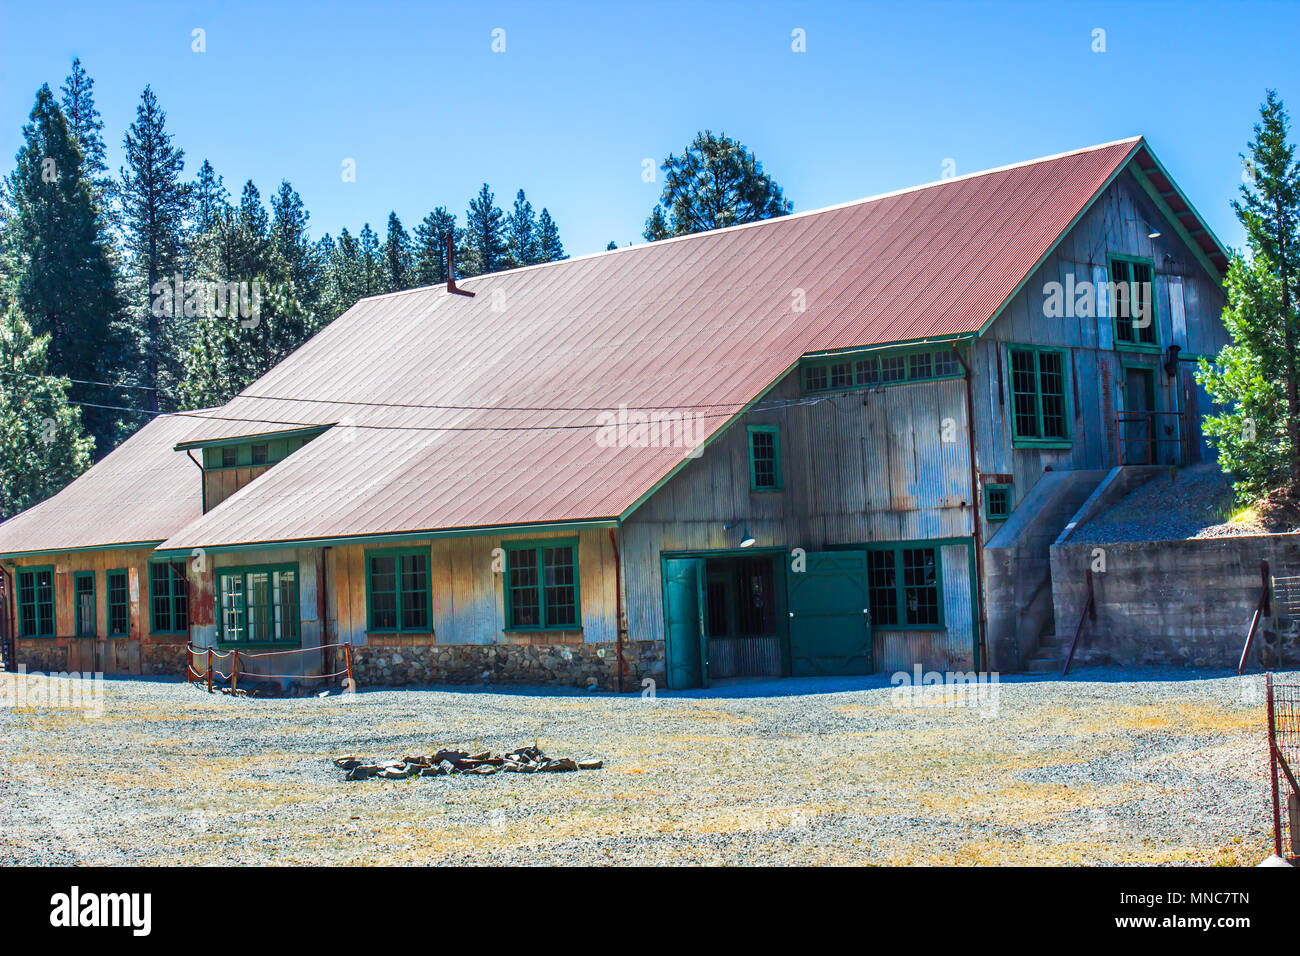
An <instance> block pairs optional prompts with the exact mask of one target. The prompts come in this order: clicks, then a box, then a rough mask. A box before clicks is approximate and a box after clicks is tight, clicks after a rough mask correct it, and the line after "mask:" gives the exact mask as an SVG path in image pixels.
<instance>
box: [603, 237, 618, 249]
mask: <svg viewBox="0 0 1300 956" xmlns="http://www.w3.org/2000/svg"><path fill="white" fill-rule="evenodd" d="M617 248H618V243H617V242H615V241H614V240H613V239H611V240H609V245H607V246H606V247H605V251H606V252H613V251H614V250H615V249H617Z"/></svg>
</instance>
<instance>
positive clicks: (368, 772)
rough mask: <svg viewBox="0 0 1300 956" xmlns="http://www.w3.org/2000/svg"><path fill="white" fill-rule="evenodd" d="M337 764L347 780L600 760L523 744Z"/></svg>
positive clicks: (573, 765) (595, 766)
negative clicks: (504, 750) (498, 750)
mask: <svg viewBox="0 0 1300 956" xmlns="http://www.w3.org/2000/svg"><path fill="white" fill-rule="evenodd" d="M334 766H336V767H338V768H339V769H340V770H344V771H346V772H347V773H346V775H345V776H344V779H345V780H368V779H370V778H371V777H379V778H381V779H383V780H405V779H406V778H408V777H444V776H449V775H452V774H468V773H476V774H492V773H496V772H497V771H498V770H502V771H505V772H506V773H563V772H566V771H570V770H599V769H600V768H601V767H602V766H604V763H603V762H602V761H600V760H573V759H571V758H569V757H560V758H558V759H552V758H550V757H548V756H546V754H544V753H542V751H541V749H540V748H538V747H520V748H519V749H518V750H512V751H510V753H508V754H501V755H496V754H493V753H491V752H490V751H487V750H484V751H483V752H481V753H474V754H472V753H470V752H469V751H467V750H439V751H438V752H437V753H435V754H432V755H415V756H406V757H403V758H402V759H401V760H370V759H368V758H361V757H355V756H353V755H352V754H344V755H343V756H340V757H335V758H334Z"/></svg>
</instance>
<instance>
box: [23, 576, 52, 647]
mask: <svg viewBox="0 0 1300 956" xmlns="http://www.w3.org/2000/svg"><path fill="white" fill-rule="evenodd" d="M18 636H19V637H53V636H54V568H20V569H19V571H18Z"/></svg>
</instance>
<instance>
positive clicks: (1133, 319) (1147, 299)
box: [1110, 255, 1160, 349]
mask: <svg viewBox="0 0 1300 956" xmlns="http://www.w3.org/2000/svg"><path fill="white" fill-rule="evenodd" d="M1110 282H1111V296H1110V314H1111V320H1112V321H1113V322H1114V332H1115V344H1116V345H1127V346H1133V347H1137V348H1142V347H1147V348H1157V349H1158V348H1159V347H1160V341H1159V338H1158V337H1157V336H1156V314H1155V292H1154V289H1155V267H1154V264H1153V262H1152V260H1150V259H1142V258H1139V257H1137V256H1119V255H1112V256H1110Z"/></svg>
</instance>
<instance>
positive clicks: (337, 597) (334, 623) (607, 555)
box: [327, 528, 617, 646]
mask: <svg viewBox="0 0 1300 956" xmlns="http://www.w3.org/2000/svg"><path fill="white" fill-rule="evenodd" d="M548 538H577V539H578V588H579V600H580V601H581V615H582V618H581V623H582V626H581V628H580V633H581V640H582V641H584V642H597V643H603V642H612V641H614V640H616V639H617V614H616V606H617V592H616V584H615V582H616V580H617V578H616V576H615V572H614V551H613V546H612V545H611V544H610V540H609V529H607V528H584V529H581V530H575V531H568V532H566V531H550V532H524V533H520V534H512V535H474V536H464V537H446V538H434V539H432V540H428V541H413V542H404V543H403V544H402V545H401V547H403V548H427V549H428V552H429V585H430V600H431V603H432V606H431V608H430V613H431V621H432V624H433V627H432V629H431V630H430V631H429V632H424V633H413V634H374V635H367V633H366V627H367V610H366V564H365V553H366V551H367V550H369V549H370V548H373V549H375V550H382V549H383V546H382V545H372V546H369V547H367V546H363V545H344V546H339V547H334V548H330V549H329V559H328V571H327V574H328V577H329V585H328V591H329V602H328V607H329V611H328V614H329V617H330V630H331V633H332V634H334V635H335V637H334V640H339V641H351V642H352V643H353V644H366V643H372V644H375V643H378V644H392V645H395V646H402V645H404V644H407V645H413V644H433V643H436V644H501V643H509V638H508V637H507V634H506V631H505V594H504V590H503V588H504V581H503V578H504V575H503V574H502V573H501V571H500V570H496V569H498V568H500V567H501V564H500V563H499V562H496V555H494V553H493V552H494V550H495V549H497V548H500V547H502V546H503V545H504V544H505V543H507V542H509V541H535V540H541V539H548ZM568 633H569V632H558V634H560V635H563V634H568ZM529 639H530V640H531V637H530V638H529Z"/></svg>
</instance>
